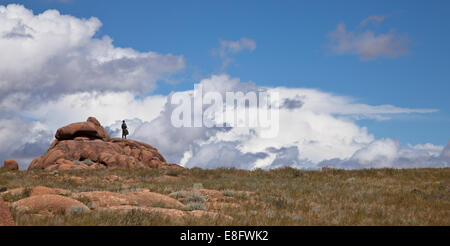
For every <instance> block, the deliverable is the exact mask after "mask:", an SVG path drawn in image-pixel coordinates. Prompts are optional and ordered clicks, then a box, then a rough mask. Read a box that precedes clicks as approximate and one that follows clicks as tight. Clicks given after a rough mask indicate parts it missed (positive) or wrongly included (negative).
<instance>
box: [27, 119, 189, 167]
mask: <svg viewBox="0 0 450 246" xmlns="http://www.w3.org/2000/svg"><path fill="white" fill-rule="evenodd" d="M55 138H56V139H55V140H54V141H53V142H52V144H51V145H50V147H49V149H48V150H47V153H45V154H44V155H43V156H40V157H37V158H36V159H34V160H33V161H32V162H31V164H30V166H29V168H28V169H45V170H70V169H97V168H137V167H143V168H182V167H181V166H179V165H176V164H168V163H166V160H165V159H164V157H163V156H162V155H161V154H160V153H159V152H158V150H157V149H156V148H154V147H152V146H151V145H149V144H146V143H142V142H139V141H134V140H130V139H122V138H110V136H109V135H108V133H107V132H106V131H105V129H104V128H103V127H102V126H101V125H100V123H99V122H98V120H97V119H95V118H94V117H89V118H88V120H87V121H86V122H77V123H72V124H70V125H67V126H64V127H61V128H59V129H58V130H57V131H56V134H55Z"/></svg>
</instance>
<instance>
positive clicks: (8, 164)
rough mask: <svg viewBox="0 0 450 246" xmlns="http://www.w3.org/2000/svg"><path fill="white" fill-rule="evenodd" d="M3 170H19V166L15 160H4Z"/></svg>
mask: <svg viewBox="0 0 450 246" xmlns="http://www.w3.org/2000/svg"><path fill="white" fill-rule="evenodd" d="M3 168H6V169H8V170H19V164H18V163H17V161H15V160H6V161H5V162H4V163H3Z"/></svg>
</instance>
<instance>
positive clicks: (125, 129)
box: [122, 120, 128, 139]
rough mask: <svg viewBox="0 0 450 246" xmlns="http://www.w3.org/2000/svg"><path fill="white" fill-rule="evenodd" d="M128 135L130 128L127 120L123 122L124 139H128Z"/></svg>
mask: <svg viewBox="0 0 450 246" xmlns="http://www.w3.org/2000/svg"><path fill="white" fill-rule="evenodd" d="M127 135H128V127H127V124H126V123H125V120H123V121H122V138H125V139H126V138H127Z"/></svg>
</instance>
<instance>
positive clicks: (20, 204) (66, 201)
mask: <svg viewBox="0 0 450 246" xmlns="http://www.w3.org/2000/svg"><path fill="white" fill-rule="evenodd" d="M11 206H12V207H13V208H15V209H17V211H19V212H29V213H35V214H42V215H50V214H54V213H58V212H60V211H63V212H65V213H70V210H71V209H72V208H75V207H76V208H79V209H82V210H84V211H89V208H88V207H87V206H86V205H84V204H83V203H81V202H79V201H77V200H75V199H73V198H70V197H65V196H60V195H36V196H30V197H27V198H24V199H22V200H19V201H17V202H14V203H13V204H12V205H11Z"/></svg>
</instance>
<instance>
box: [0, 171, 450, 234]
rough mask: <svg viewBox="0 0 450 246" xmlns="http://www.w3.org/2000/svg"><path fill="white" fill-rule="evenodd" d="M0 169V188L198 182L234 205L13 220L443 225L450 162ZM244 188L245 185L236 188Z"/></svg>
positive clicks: (154, 187) (163, 189) (449, 218)
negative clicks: (188, 211)
mask: <svg viewBox="0 0 450 246" xmlns="http://www.w3.org/2000/svg"><path fill="white" fill-rule="evenodd" d="M167 174H168V173H167V171H165V170H157V169H153V170H149V169H134V170H124V169H114V170H89V171H86V170H73V171H61V172H47V171H26V172H25V171H5V170H0V188H2V187H7V188H8V189H12V188H16V187H33V186H37V185H43V186H47V187H54V188H63V189H67V190H70V191H72V192H82V191H93V190H108V191H113V192H129V191H134V190H138V189H141V188H146V189H149V190H151V191H153V192H158V193H162V194H169V193H172V192H176V191H181V190H189V189H192V188H193V187H194V186H198V185H199V184H202V186H203V187H204V188H205V189H214V190H218V191H223V192H224V194H227V195H226V197H227V198H230V199H233V201H234V202H235V203H238V204H239V207H238V208H233V207H230V208H224V209H222V210H221V213H223V214H226V215H230V216H232V217H233V218H234V219H233V220H232V221H231V222H225V221H221V220H219V219H218V220H211V219H207V218H192V219H189V220H186V221H184V222H177V221H171V220H169V219H167V218H162V217H157V216H156V217H155V216H148V215H145V214H143V213H140V212H139V211H133V212H131V213H127V214H121V213H113V212H108V213H80V214H74V215H64V214H61V215H55V216H52V217H33V216H29V215H27V214H18V213H16V212H14V211H13V216H14V217H15V220H16V223H17V224H19V225H450V168H441V169H402V170H397V169H374V170H355V171H345V170H329V171H326V172H321V171H300V170H296V169H291V168H283V169H276V170H270V171H263V170H255V171H244V170H236V169H216V170H203V169H199V168H193V169H186V170H181V171H177V172H176V173H170V174H169V175H170V176H171V177H173V178H171V179H158V178H159V177H161V176H163V175H167ZM239 191H249V192H239Z"/></svg>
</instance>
